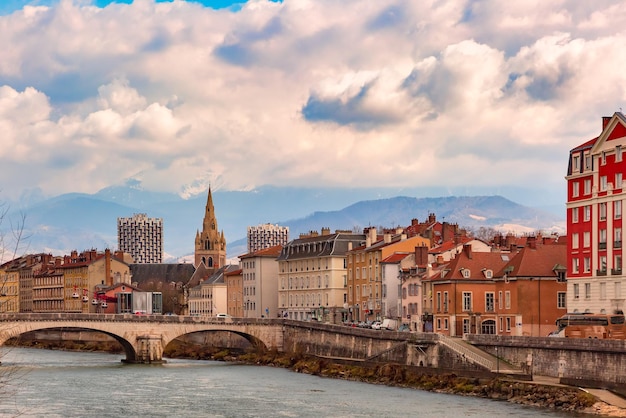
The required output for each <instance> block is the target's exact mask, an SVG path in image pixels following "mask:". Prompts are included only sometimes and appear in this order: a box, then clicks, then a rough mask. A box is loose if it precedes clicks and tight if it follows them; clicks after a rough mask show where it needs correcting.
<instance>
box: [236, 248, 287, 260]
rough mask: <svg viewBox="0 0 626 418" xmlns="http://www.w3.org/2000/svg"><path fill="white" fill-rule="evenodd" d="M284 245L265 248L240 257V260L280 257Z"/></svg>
mask: <svg viewBox="0 0 626 418" xmlns="http://www.w3.org/2000/svg"><path fill="white" fill-rule="evenodd" d="M282 249H283V246H282V245H274V246H273V247H268V248H263V249H262V250H258V251H254V252H251V253H247V254H243V255H240V256H239V258H252V257H274V258H276V257H278V256H279V255H280V252H281V251H282Z"/></svg>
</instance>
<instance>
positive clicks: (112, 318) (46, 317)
mask: <svg viewBox="0 0 626 418" xmlns="http://www.w3.org/2000/svg"><path fill="white" fill-rule="evenodd" d="M68 320H69V321H98V322H105V321H106V322H120V321H122V322H159V323H194V324H197V323H210V324H267V325H274V324H281V323H283V322H284V320H283V319H275V318H217V317H210V316H190V315H160V314H154V315H136V314H130V313H128V314H99V313H61V312H58V313H56V312H55V313H1V314H0V322H15V321H68Z"/></svg>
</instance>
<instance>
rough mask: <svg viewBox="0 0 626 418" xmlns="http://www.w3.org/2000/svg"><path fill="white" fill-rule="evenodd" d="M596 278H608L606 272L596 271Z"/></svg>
mask: <svg viewBox="0 0 626 418" xmlns="http://www.w3.org/2000/svg"><path fill="white" fill-rule="evenodd" d="M596 276H606V270H596Z"/></svg>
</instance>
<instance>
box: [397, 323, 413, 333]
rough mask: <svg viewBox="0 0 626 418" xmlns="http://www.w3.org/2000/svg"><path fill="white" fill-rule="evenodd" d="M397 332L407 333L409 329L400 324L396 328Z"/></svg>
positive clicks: (407, 326) (406, 325)
mask: <svg viewBox="0 0 626 418" xmlns="http://www.w3.org/2000/svg"><path fill="white" fill-rule="evenodd" d="M398 331H400V332H409V331H411V328H410V327H409V325H408V324H402V325H400V327H399V328H398Z"/></svg>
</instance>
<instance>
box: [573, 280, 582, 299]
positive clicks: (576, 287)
mask: <svg viewBox="0 0 626 418" xmlns="http://www.w3.org/2000/svg"><path fill="white" fill-rule="evenodd" d="M573 289H574V299H578V298H579V297H580V292H579V289H578V283H574V286H573Z"/></svg>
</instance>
